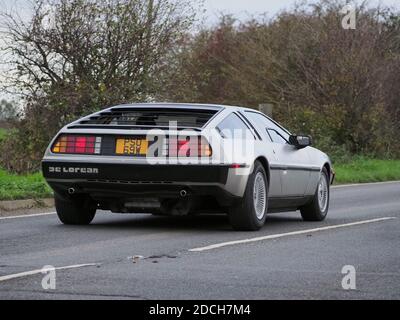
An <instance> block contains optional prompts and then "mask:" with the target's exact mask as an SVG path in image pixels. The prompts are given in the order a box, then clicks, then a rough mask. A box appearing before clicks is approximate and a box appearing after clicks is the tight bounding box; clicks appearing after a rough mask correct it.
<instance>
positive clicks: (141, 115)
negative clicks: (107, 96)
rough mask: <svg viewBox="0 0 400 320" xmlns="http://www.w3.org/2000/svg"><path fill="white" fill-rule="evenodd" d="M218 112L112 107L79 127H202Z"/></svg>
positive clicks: (210, 110)
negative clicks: (174, 123) (174, 125)
mask: <svg viewBox="0 0 400 320" xmlns="http://www.w3.org/2000/svg"><path fill="white" fill-rule="evenodd" d="M217 112H218V110H212V109H186V108H176V109H175V108H112V109H110V111H106V112H102V113H100V114H98V115H96V116H93V117H90V118H89V119H84V120H82V121H80V122H79V125H78V126H79V127H82V126H83V127H92V126H93V127H133V128H136V127H143V128H166V127H168V126H169V125H170V124H171V122H176V125H177V127H178V128H202V127H204V125H205V124H206V123H207V122H208V121H209V120H210V119H211V118H212V117H213V116H214V115H215V114H216V113H217Z"/></svg>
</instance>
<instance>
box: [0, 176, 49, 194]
mask: <svg viewBox="0 0 400 320" xmlns="http://www.w3.org/2000/svg"><path fill="white" fill-rule="evenodd" d="M52 195H53V194H52V192H51V189H50V187H49V186H48V185H47V183H46V182H45V180H44V179H43V177H42V174H41V173H40V172H39V173H34V174H27V175H15V174H11V173H8V172H6V171H5V170H1V169H0V200H17V199H39V198H46V197H51V196H52Z"/></svg>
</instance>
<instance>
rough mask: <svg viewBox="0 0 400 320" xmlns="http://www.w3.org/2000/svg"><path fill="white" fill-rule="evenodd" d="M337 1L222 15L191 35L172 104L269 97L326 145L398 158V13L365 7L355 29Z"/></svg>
mask: <svg viewBox="0 0 400 320" xmlns="http://www.w3.org/2000/svg"><path fill="white" fill-rule="evenodd" d="M343 5H344V1H320V2H318V3H317V4H315V5H314V6H311V7H310V6H309V5H308V4H307V3H305V4H301V5H299V6H297V7H296V8H294V9H293V10H290V11H286V12H282V13H281V14H279V15H278V16H277V17H274V18H273V19H267V18H264V19H262V20H259V19H258V20H256V19H253V20H249V21H245V22H238V21H236V20H235V19H233V18H232V17H230V16H223V17H222V18H221V20H220V23H219V24H218V25H216V26H215V27H212V28H205V29H204V30H202V31H201V32H200V33H199V34H197V35H195V36H193V37H191V38H189V39H188V41H187V43H186V44H185V47H184V49H183V50H182V54H181V55H180V65H179V67H177V68H174V69H172V70H171V72H172V73H173V75H172V76H171V81H170V83H169V86H167V90H166V94H167V95H169V100H178V101H200V102H213V103H223V104H231V105H243V106H248V107H253V108H257V106H258V105H259V104H261V103H273V104H274V118H275V119H276V120H278V121H280V122H282V123H283V124H284V125H286V126H287V127H288V128H289V129H290V130H291V131H293V132H297V133H299V132H302V133H311V134H312V135H313V136H314V138H315V141H316V143H317V145H322V146H324V147H327V149H328V150H327V151H331V150H329V149H337V148H340V149H344V150H346V152H350V153H351V154H359V153H363V154H374V155H378V156H380V157H382V156H387V155H394V156H399V155H400V148H399V145H398V143H397V142H396V134H395V133H396V132H398V130H399V129H400V105H399V103H398V101H399V100H400V90H399V85H398V84H399V83H400V78H399V75H400V46H399V43H400V41H399V32H398V30H399V23H398V21H399V19H398V17H399V15H398V14H397V13H395V12H392V11H390V10H389V9H385V8H380V9H374V8H367V7H365V6H364V5H361V6H359V7H358V8H357V29H356V30H344V29H343V28H342V27H341V19H342V18H343V15H342V14H341V13H340V11H341V10H340V9H341V8H342V7H343ZM327 142H329V144H327Z"/></svg>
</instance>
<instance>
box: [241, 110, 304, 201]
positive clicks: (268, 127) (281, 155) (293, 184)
mask: <svg viewBox="0 0 400 320" xmlns="http://www.w3.org/2000/svg"><path fill="white" fill-rule="evenodd" d="M245 113H246V114H247V115H248V117H249V118H251V119H253V121H254V122H257V123H258V125H260V124H261V125H262V126H263V128H262V130H263V132H265V133H266V134H267V135H268V136H269V137H270V139H271V140H272V146H273V149H274V153H275V156H276V162H275V163H273V164H271V170H272V171H276V172H278V173H279V175H280V177H281V181H282V194H281V196H282V197H302V196H304V195H305V193H306V191H307V186H308V184H309V181H310V178H311V176H310V174H311V172H310V170H309V168H310V165H311V161H310V158H309V155H308V152H307V148H305V149H297V148H296V147H295V146H293V145H291V144H290V143H289V136H290V133H289V132H288V131H287V130H286V129H284V128H282V127H281V126H279V125H278V124H277V123H275V122H274V121H272V120H271V119H269V118H268V117H266V116H265V115H264V114H262V113H259V112H255V111H254V112H253V111H246V112H245Z"/></svg>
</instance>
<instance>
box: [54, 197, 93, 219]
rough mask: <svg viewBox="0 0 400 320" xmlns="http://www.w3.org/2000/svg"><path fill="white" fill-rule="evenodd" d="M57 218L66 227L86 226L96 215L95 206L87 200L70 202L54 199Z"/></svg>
mask: <svg viewBox="0 0 400 320" xmlns="http://www.w3.org/2000/svg"><path fill="white" fill-rule="evenodd" d="M54 200H55V205H56V211H57V215H58V218H59V219H60V221H61V222H62V223H63V224H67V225H88V224H90V223H91V222H92V220H93V218H94V216H95V214H96V205H95V204H94V203H93V202H91V201H90V200H89V199H88V198H77V199H73V200H72V199H71V200H65V199H61V198H60V197H58V196H57V195H56V196H55V197H54Z"/></svg>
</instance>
